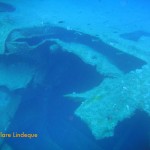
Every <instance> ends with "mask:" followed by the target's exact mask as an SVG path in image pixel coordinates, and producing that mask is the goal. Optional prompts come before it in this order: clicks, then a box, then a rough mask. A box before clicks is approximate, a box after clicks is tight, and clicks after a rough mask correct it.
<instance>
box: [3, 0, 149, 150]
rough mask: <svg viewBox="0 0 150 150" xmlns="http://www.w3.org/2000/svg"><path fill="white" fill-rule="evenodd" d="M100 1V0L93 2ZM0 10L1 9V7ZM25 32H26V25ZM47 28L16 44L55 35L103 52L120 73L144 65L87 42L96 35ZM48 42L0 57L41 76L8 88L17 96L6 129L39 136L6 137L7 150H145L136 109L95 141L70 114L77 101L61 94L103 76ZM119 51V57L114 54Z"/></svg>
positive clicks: (142, 116) (143, 120) (145, 132)
mask: <svg viewBox="0 0 150 150" xmlns="http://www.w3.org/2000/svg"><path fill="white" fill-rule="evenodd" d="M102 2H103V0H101V1H99V3H102ZM73 3H74V1H73ZM139 3H140V0H139V1H138V4H139ZM142 3H144V1H142ZM145 3H147V1H146V2H145ZM77 4H80V3H79V2H78V3H77ZM0 5H1V4H0ZM81 5H83V2H82V4H81ZM138 6H139V5H138ZM3 9H4V8H3ZM5 9H6V10H7V7H5ZM5 9H4V10H5ZM8 11H9V7H8ZM45 28H47V27H45ZM23 30H27V29H23ZM39 30H41V28H40V29H39ZM43 30H44V27H43ZM30 31H31V32H32V30H31V29H30ZM33 32H34V31H33ZM49 32H53V34H52V35H44V36H43V35H42V36H40V37H36V36H35V37H32V38H31V37H26V38H19V39H16V42H18V43H19V42H26V43H28V44H29V45H30V46H35V45H37V44H39V43H40V42H41V41H44V40H45V39H50V38H59V39H60V40H62V41H64V42H68V43H69V42H77V43H80V44H85V45H87V46H89V47H91V48H94V49H95V50H96V51H97V52H99V53H101V54H103V55H104V56H105V57H106V58H108V59H109V61H110V62H111V63H113V64H114V65H115V66H116V67H118V68H119V69H120V70H121V71H123V72H124V73H129V72H130V71H133V70H135V69H137V68H141V67H142V66H143V65H144V64H146V62H145V61H143V60H141V59H139V58H136V57H134V56H131V55H129V54H127V53H124V52H121V51H120V50H119V49H116V48H113V47H111V46H110V45H107V44H106V43H104V42H103V41H102V40H99V41H98V42H93V39H94V40H98V39H97V37H96V36H91V35H89V34H84V33H82V32H81V33H79V32H76V31H75V30H66V29H64V28H61V27H53V28H51V31H49ZM10 34H11V33H10ZM8 39H9V38H8ZM129 39H130V38H129ZM52 44H54V43H53V42H50V41H46V42H44V43H43V44H42V45H41V46H39V47H38V48H35V50H34V51H33V52H31V53H30V52H29V53H28V52H23V53H18V54H17V53H15V54H11V55H5V56H3V55H2V56H0V63H1V62H3V63H6V64H11V63H16V62H26V63H28V64H29V65H33V64H34V65H37V66H38V68H39V71H41V72H42V71H44V73H45V74H46V75H45V76H44V78H43V80H42V82H41V83H40V84H37V85H35V83H34V82H31V83H29V84H28V86H27V87H26V88H25V89H19V90H16V91H14V93H16V94H19V95H21V97H22V98H21V103H20V105H19V108H18V109H17V112H16V114H15V116H14V118H12V120H11V124H10V126H9V128H8V132H18V133H19V132H25V133H38V135H39V137H38V138H36V139H22V138H16V139H15V138H6V139H5V140H4V142H7V143H8V144H9V145H10V146H11V147H12V148H13V150H35V149H37V150H150V118H149V116H148V115H147V114H146V113H145V112H142V111H136V112H135V114H134V116H133V117H131V118H130V119H125V120H124V121H122V122H120V123H119V124H118V126H117V127H116V128H115V134H114V136H113V137H110V138H104V139H101V140H96V139H95V138H94V136H93V135H92V133H91V131H90V129H89V128H88V127H87V125H86V124H85V123H84V122H83V121H82V120H80V118H78V117H76V116H75V115H74V112H75V110H76V109H77V108H78V107H79V105H80V102H75V101H73V100H71V99H68V98H66V97H64V96H63V95H65V94H68V93H72V92H85V91H87V90H90V89H92V88H93V87H95V86H97V85H99V84H100V83H101V82H102V81H103V80H104V79H105V78H109V77H107V76H105V75H103V74H99V73H98V72H97V71H96V68H95V67H93V66H90V65H88V64H86V63H84V62H83V61H82V60H81V59H80V58H78V57H77V56H75V55H73V54H71V53H67V52H63V51H62V48H61V47H60V48H59V50H58V51H56V52H54V53H51V54H50V53H49V46H50V45H52ZM7 52H8V49H6V53H7ZM120 52H121V55H118V53H120ZM111 78H112V77H111Z"/></svg>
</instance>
